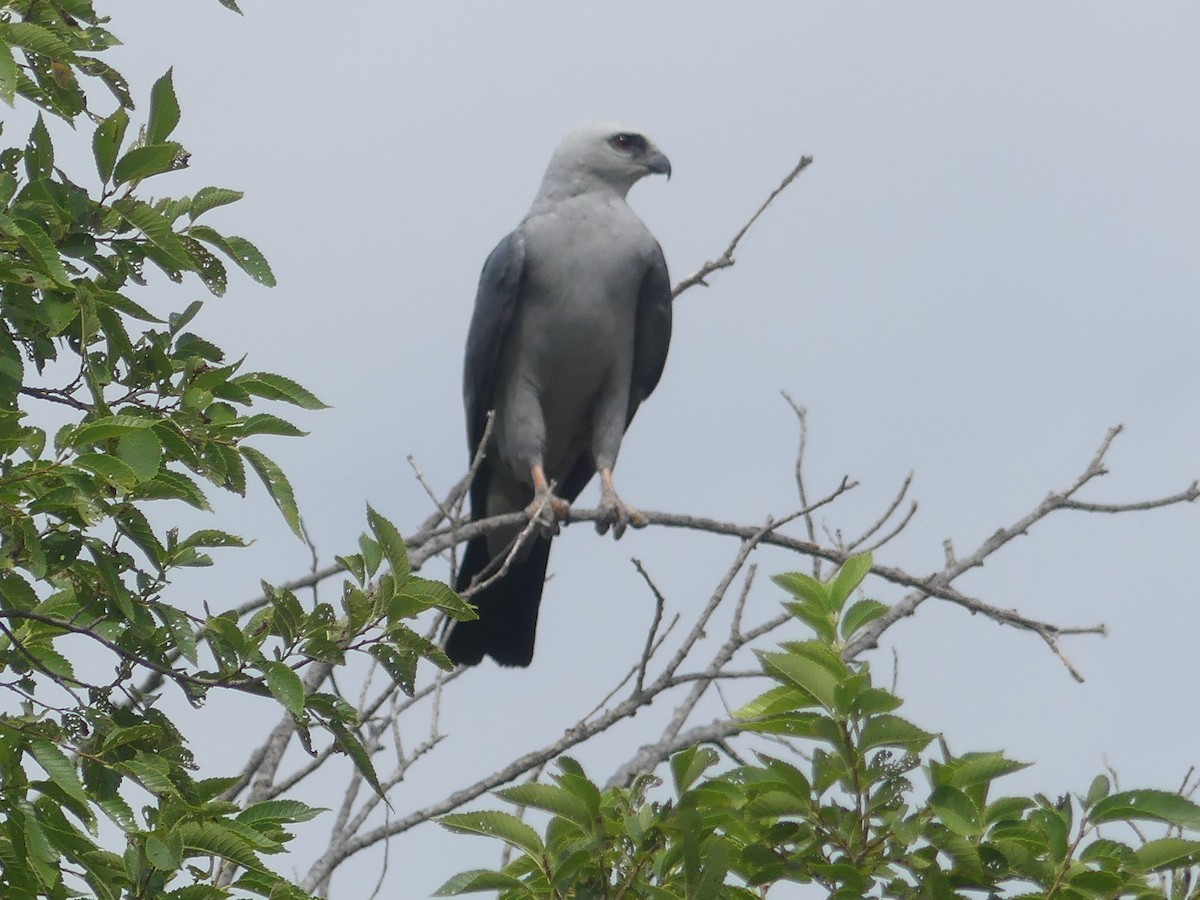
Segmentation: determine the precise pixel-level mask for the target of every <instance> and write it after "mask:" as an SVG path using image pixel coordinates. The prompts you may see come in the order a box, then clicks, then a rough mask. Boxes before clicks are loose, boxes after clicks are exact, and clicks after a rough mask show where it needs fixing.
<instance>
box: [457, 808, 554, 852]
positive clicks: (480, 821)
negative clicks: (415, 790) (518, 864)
mask: <svg viewBox="0 0 1200 900" xmlns="http://www.w3.org/2000/svg"><path fill="white" fill-rule="evenodd" d="M438 822H439V823H440V824H441V825H442V827H444V828H447V829H449V830H450V831H454V832H457V833H459V834H480V835H484V836H485V837H495V838H499V839H500V840H502V841H504V842H505V843H506V844H511V845H512V846H513V847H516V848H517V849H518V850H524V851H525V852H526V853H528V854H529V855H530V856H533V857H535V858H540V857H541V855H542V853H543V852H544V851H545V849H546V848H545V846H544V845H543V844H542V839H541V838H540V837H538V833H537V832H536V831H534V830H533V829H532V828H530V827H529V826H528V825H526V824H525V823H524V822H522V821H521V820H520V819H518V818H517V817H516V816H512V815H509V814H508V813H504V812H496V811H490V810H481V811H479V812H468V813H452V814H451V815H448V816H442V817H441V818H440V819H438Z"/></svg>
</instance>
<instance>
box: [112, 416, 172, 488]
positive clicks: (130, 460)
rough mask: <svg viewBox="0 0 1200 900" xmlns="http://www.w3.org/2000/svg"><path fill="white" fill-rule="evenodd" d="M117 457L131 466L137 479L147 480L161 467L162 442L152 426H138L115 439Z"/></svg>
mask: <svg viewBox="0 0 1200 900" xmlns="http://www.w3.org/2000/svg"><path fill="white" fill-rule="evenodd" d="M117 457H118V458H119V459H120V460H121V461H122V462H124V463H125V464H126V465H127V466H129V468H131V469H132V470H133V471H134V473H135V474H136V475H137V477H138V480H139V481H147V480H149V479H151V478H153V477H154V476H155V475H157V474H158V470H159V469H160V468H161V467H162V444H160V443H159V442H158V437H157V436H156V435H155V434H154V430H153V429H152V428H139V429H135V430H133V431H130V432H127V433H125V434H122V435H121V436H120V438H119V439H118V440H117Z"/></svg>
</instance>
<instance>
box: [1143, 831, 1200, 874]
mask: <svg viewBox="0 0 1200 900" xmlns="http://www.w3.org/2000/svg"><path fill="white" fill-rule="evenodd" d="M1134 853H1135V854H1137V858H1138V861H1139V862H1140V863H1141V864H1142V865H1143V866H1145V867H1146V870H1147V871H1149V872H1158V871H1161V870H1163V869H1174V868H1179V867H1182V866H1192V865H1195V864H1196V862H1197V860H1200V841H1189V840H1185V839H1184V838H1179V837H1166V838H1159V839H1158V840H1154V841H1147V842H1146V843H1145V844H1142V846H1140V847H1138V848H1137V849H1136V850H1135V851H1134Z"/></svg>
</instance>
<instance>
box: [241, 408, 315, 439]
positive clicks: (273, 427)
mask: <svg viewBox="0 0 1200 900" xmlns="http://www.w3.org/2000/svg"><path fill="white" fill-rule="evenodd" d="M255 434H277V435H281V436H283V437H304V436H305V435H306V434H308V432H306V431H301V430H300V429H299V428H297V427H296V426H295V425H293V424H292V423H291V422H288V421H287V420H285V419H281V418H279V417H278V416H273V415H271V414H270V413H255V414H254V415H252V416H247V417H246V418H245V419H243V420H242V437H244V438H246V437H250V436H251V435H255Z"/></svg>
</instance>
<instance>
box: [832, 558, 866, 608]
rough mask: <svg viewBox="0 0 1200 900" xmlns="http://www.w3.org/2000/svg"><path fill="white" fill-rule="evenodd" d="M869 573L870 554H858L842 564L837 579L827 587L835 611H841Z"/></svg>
mask: <svg viewBox="0 0 1200 900" xmlns="http://www.w3.org/2000/svg"><path fill="white" fill-rule="evenodd" d="M870 571H871V554H870V553H860V554H859V555H858V556H852V557H850V558H849V559H848V560H846V561H845V562H844V563H843V564H842V568H841V569H840V570H839V571H838V573H837V577H835V578H834V579H833V583H832V584H830V585H829V599H830V601H831V602H832V603H833V608H834V609H835V610H839V609H841V608H842V607H843V606H844V605H845V604H846V601H847V600H848V599H849V598H850V595H851V594H852V593H854V589H855V588H857V587H858V586H859V585H860V584H862V580H863V579H864V578H866V577H867V574H868V573H869V572H870Z"/></svg>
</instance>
